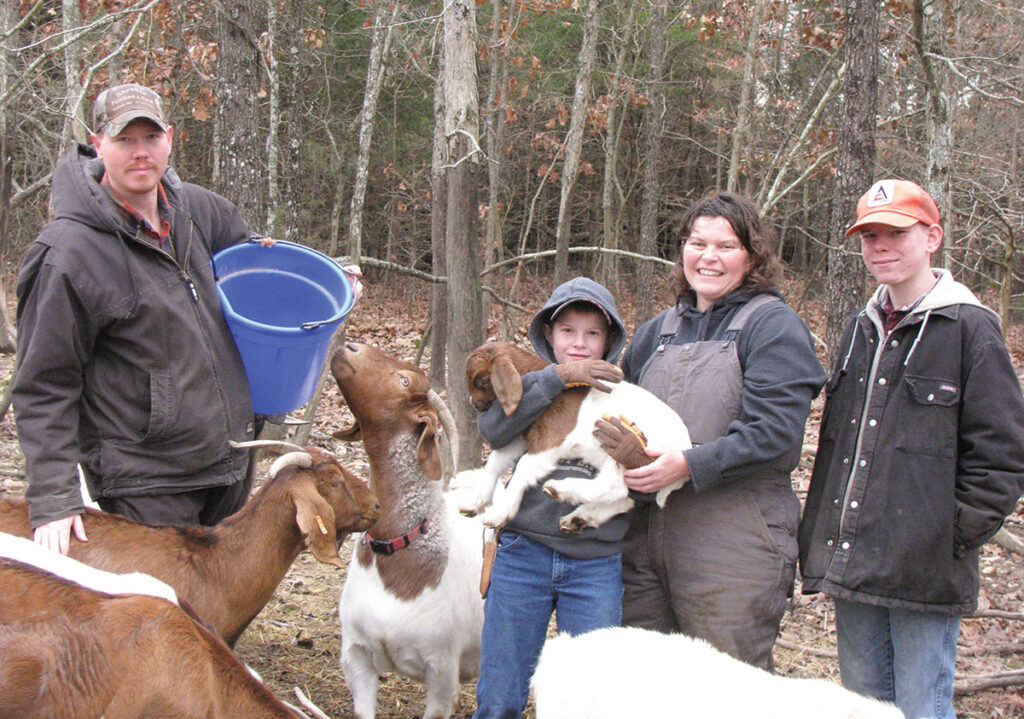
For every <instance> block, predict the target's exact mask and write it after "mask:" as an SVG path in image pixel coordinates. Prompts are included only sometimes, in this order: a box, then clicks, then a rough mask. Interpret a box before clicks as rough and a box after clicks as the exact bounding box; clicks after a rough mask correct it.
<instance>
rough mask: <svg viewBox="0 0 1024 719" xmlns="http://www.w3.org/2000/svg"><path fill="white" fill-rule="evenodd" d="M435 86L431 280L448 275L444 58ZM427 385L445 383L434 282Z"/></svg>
mask: <svg viewBox="0 0 1024 719" xmlns="http://www.w3.org/2000/svg"><path fill="white" fill-rule="evenodd" d="M437 64H438V68H437V82H435V83H434V143H433V148H432V152H431V157H430V249H431V255H432V256H433V267H434V276H436V277H444V276H447V274H448V269H447V268H448V258H447V249H446V248H447V243H446V242H445V232H446V231H447V226H448V184H447V182H448V178H447V177H446V175H445V170H444V164H445V159H446V158H447V157H448V141H447V139H446V138H445V133H444V127H445V115H444V102H445V99H444V54H443V53H441V55H440V56H439V57H438V61H437ZM430 325H431V332H430V372H429V376H430V384H431V386H432V387H434V389H435V390H436V391H438V392H440V391H441V388H442V387H445V386H446V385H447V383H448V379H447V365H448V362H447V358H448V285H447V284H441V283H440V282H435V283H434V284H432V285H431V287H430Z"/></svg>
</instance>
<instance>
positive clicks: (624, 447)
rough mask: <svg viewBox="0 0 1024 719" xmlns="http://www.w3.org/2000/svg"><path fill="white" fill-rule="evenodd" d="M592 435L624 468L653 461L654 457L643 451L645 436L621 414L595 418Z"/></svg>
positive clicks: (645, 441) (644, 464)
mask: <svg viewBox="0 0 1024 719" xmlns="http://www.w3.org/2000/svg"><path fill="white" fill-rule="evenodd" d="M594 436H595V437H597V441H598V442H600V443H601V447H603V448H604V451H605V452H607V453H608V456H609V457H611V458H612V459H614V460H615V461H616V462H618V463H619V464H621V465H622V466H623V467H625V468H626V469H636V468H637V467H644V466H646V465H648V464H650V463H651V462H653V461H654V458H653V457H650V456H649V455H648V454H647V452H645V451H644V447H646V446H647V437H645V436H644V433H643V432H641V431H640V428H639V427H637V426H636V425H635V424H633V423H632V422H630V421H629V420H628V419H626V418H625V417H623V416H622V415H619V416H618V417H612V416H611V415H610V414H606V415H604V416H603V417H602V418H601V419H599V420H597V422H595V423H594Z"/></svg>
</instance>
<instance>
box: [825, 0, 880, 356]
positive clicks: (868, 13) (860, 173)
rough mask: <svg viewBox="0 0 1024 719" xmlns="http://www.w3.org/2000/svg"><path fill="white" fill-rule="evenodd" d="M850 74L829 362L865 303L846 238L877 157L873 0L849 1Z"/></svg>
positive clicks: (858, 265)
mask: <svg viewBox="0 0 1024 719" xmlns="http://www.w3.org/2000/svg"><path fill="white" fill-rule="evenodd" d="M844 51H845V53H846V63H847V68H846V76H845V77H844V78H843V104H842V110H841V116H840V124H839V138H838V155H837V158H836V165H837V170H836V184H835V189H834V194H833V197H832V215H831V219H830V222H829V238H830V242H829V251H828V305H827V310H826V317H827V321H828V325H827V330H826V334H825V343H826V344H827V345H828V366H830V367H831V366H832V365H833V364H834V362H835V358H836V354H837V352H838V348H837V347H836V345H837V344H838V342H839V337H840V336H841V334H842V332H843V328H844V327H845V326H846V323H847V321H848V319H849V317H850V315H851V314H852V313H853V312H855V311H856V310H857V308H858V307H860V305H861V304H862V301H863V296H864V264H863V262H862V261H861V258H860V256H859V254H860V253H859V249H860V248H859V244H858V241H857V240H856V239H853V240H851V239H849V238H847V237H846V236H845V234H846V228H847V227H849V226H850V224H851V223H852V221H853V218H854V216H855V214H856V213H855V210H856V206H857V200H858V199H859V198H860V196H861V195H862V194H864V193H865V192H866V191H867V189H868V187H869V186H870V185H871V180H872V169H873V167H874V160H875V107H876V104H877V97H878V10H877V8H876V6H875V3H874V2H872V1H871V0H847V1H846V34H845V38H844Z"/></svg>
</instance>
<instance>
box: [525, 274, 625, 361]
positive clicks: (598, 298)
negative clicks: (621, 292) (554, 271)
mask: <svg viewBox="0 0 1024 719" xmlns="http://www.w3.org/2000/svg"><path fill="white" fill-rule="evenodd" d="M572 302H589V303H590V304H592V305H596V306H597V308H598V309H600V310H601V312H603V313H604V316H605V318H606V319H607V320H608V341H607V343H606V344H605V351H604V357H603V359H605V360H607V361H609V362H615V361H616V359H618V356H619V353H620V352H622V348H623V347H624V346H625V345H626V328H625V326H624V325H623V324H622V320H621V319H620V318H619V314H618V311H617V310H616V309H615V298H614V297H612V293H611V292H609V291H608V290H607V289H605V287H604V286H603V285H601V284H598V283H597V282H594V281H593V280H592V279H590V278H588V277H574V278H573V279H571V280H569V281H568V282H563V283H562V284H560V285H559V286H558V287H556V288H555V290H554V292H552V293H551V297H549V298H548V301H547V302H546V303H545V304H544V306H543V307H542V308H541V309H540V311H539V312H537V314H536V315H534V317H533V320H532V321H531V322H530V329H529V337H530V342H531V343H532V344H533V348H534V350H536V352H537V354H538V355H540V356H541V357H543V358H544V359H546V360H547V361H549V362H554V361H555V353H554V350H553V349H552V347H551V344H550V343H549V342H548V340H547V338H546V337H545V336H544V326H545V325H547V324H550V323H551V319H552V318H553V317H554V315H555V314H556V313H557V312H558V311H560V310H561V309H562V308H563V307H565V306H566V305H567V304H570V303H572Z"/></svg>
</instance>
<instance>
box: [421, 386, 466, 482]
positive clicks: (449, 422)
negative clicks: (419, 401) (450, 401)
mask: <svg viewBox="0 0 1024 719" xmlns="http://www.w3.org/2000/svg"><path fill="white" fill-rule="evenodd" d="M427 401H428V402H430V406H431V407H433V408H434V409H435V410H437V416H438V417H439V418H440V420H441V427H443V428H444V433H445V434H446V435H448V449H449V450H450V451H451V460H452V465H451V466H452V474H455V473H456V472H458V471H459V430H458V429H457V428H456V426H455V417H453V416H452V411H451V410H450V409H448V405H447V404H446V403H445V401H444V400H443V399H441V395H439V394H438V393H437V392H435V391H434V390H432V389H431V390H427ZM446 484H447V482H446Z"/></svg>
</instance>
